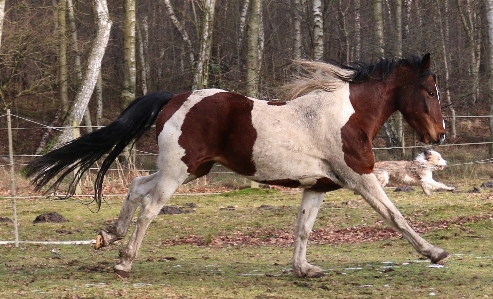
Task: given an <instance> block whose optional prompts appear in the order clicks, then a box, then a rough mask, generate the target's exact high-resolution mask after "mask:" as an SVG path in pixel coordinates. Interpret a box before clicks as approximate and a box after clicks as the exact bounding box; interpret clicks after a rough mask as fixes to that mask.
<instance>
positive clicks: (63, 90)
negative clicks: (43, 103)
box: [57, 0, 69, 117]
mask: <svg viewBox="0 0 493 299" xmlns="http://www.w3.org/2000/svg"><path fill="white" fill-rule="evenodd" d="M66 10H67V1H66V0H58V10H57V11H58V42H59V45H58V51H59V52H58V67H59V74H58V76H59V82H60V100H61V102H62V114H63V116H64V117H65V116H66V114H67V113H68V110H69V101H68V71H67V38H66V34H67V33H66V31H67V25H66V21H65V14H66Z"/></svg>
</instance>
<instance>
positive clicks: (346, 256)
mask: <svg viewBox="0 0 493 299" xmlns="http://www.w3.org/2000/svg"><path fill="white" fill-rule="evenodd" d="M480 182H481V181H476V182H470V183H467V184H465V185H459V188H460V190H461V192H458V193H450V192H436V193H434V195H433V196H431V197H426V196H424V195H423V194H422V192H421V190H420V189H419V190H418V188H416V191H414V192H410V193H402V192H399V193H394V192H392V191H393V189H387V193H388V194H389V196H390V197H391V199H392V200H393V201H394V203H395V204H396V206H397V207H398V208H399V209H400V211H401V212H402V213H403V214H404V215H405V216H406V217H407V218H408V219H409V220H410V221H411V223H412V224H413V226H414V227H415V228H416V229H417V230H418V231H420V232H422V235H423V236H424V237H425V238H426V239H427V240H428V241H430V242H432V243H433V244H436V245H438V246H441V247H443V248H445V249H447V250H448V251H449V252H451V253H452V254H453V255H452V257H451V258H450V259H449V260H448V261H447V263H446V264H445V266H444V267H433V265H430V263H429V261H428V260H425V259H423V258H421V257H420V256H419V254H417V253H416V252H415V251H414V250H413V249H412V247H411V246H410V245H409V244H408V243H407V241H405V240H403V239H401V238H399V236H398V235H395V234H393V233H391V232H390V231H389V230H388V228H387V226H386V225H385V224H383V223H382V221H381V220H380V218H379V217H378V216H377V215H376V213H375V212H374V211H373V210H371V208H370V207H369V206H368V205H367V204H366V203H365V202H364V201H363V199H362V198H361V197H360V196H358V195H354V194H353V193H352V192H350V191H347V190H341V191H335V192H332V193H328V195H327V196H326V199H325V203H324V205H323V207H322V209H321V211H320V213H319V217H318V219H317V222H316V223H315V227H314V232H313V238H312V239H311V241H310V243H309V247H308V259H309V261H310V262H311V263H313V264H315V265H318V266H321V267H322V268H323V269H324V271H325V273H326V276H325V277H323V278H320V279H299V278H294V277H293V276H292V273H291V262H290V258H291V254H292V244H291V240H292V239H290V238H291V235H292V228H293V225H294V221H295V218H296V213H297V206H298V205H299V201H300V193H299V192H293V193H283V192H279V191H275V190H262V189H260V190H259V191H251V190H246V191H240V192H232V193H226V194H221V195H207V196H175V197H173V199H172V200H171V202H170V205H173V206H179V207H185V208H186V207H193V208H189V209H192V210H193V211H192V212H191V213H183V214H173V215H159V216H158V218H157V219H156V220H155V221H154V222H153V223H152V224H151V226H150V228H149V230H148V231H147V235H146V238H145V239H144V243H143V246H142V248H141V250H140V253H139V256H138V257H137V259H136V260H135V262H134V266H133V269H132V273H131V277H130V278H129V279H128V280H123V281H122V280H118V279H116V278H115V276H114V274H113V270H112V267H113V265H114V264H115V262H116V261H117V258H118V251H119V249H121V248H122V247H123V245H124V244H125V243H126V241H127V240H128V237H127V238H126V239H124V240H122V241H119V242H117V243H115V244H113V245H112V246H110V247H107V248H103V249H101V250H99V251H95V250H94V249H93V248H92V245H32V244H21V246H20V248H16V247H15V246H14V245H12V244H9V245H0V256H1V257H2V259H1V261H2V262H1V263H0V279H1V280H0V285H1V287H0V298H114V297H122V298H256V299H268V298H269V299H270V298H271V299H274V298H279V299H281V298H492V297H493V261H492V260H493V231H492V229H491V228H492V219H493V209H492V208H493V192H491V190H490V189H481V193H467V192H466V191H468V190H470V189H472V187H473V186H477V187H479V185H480ZM121 202H122V198H108V199H107V200H106V203H104V204H103V206H102V208H101V211H100V212H99V213H93V212H91V211H90V210H89V209H88V206H86V205H85V204H86V203H88V199H87V198H73V199H68V200H52V199H45V198H43V199H39V198H38V199H18V200H17V213H18V218H19V231H20V239H21V240H29V241H64V240H90V239H94V238H95V236H96V231H97V230H98V229H99V228H102V227H105V226H106V225H107V224H109V223H111V222H112V221H113V220H114V219H115V218H116V217H117V215H118V212H119V209H120V207H121ZM192 204H193V205H192ZM45 212H58V213H60V214H61V215H63V216H64V217H65V218H66V219H67V220H68V222H63V223H38V224H33V223H32V222H33V220H34V219H35V217H36V216H37V215H39V214H41V213H45ZM0 217H8V218H12V204H11V200H10V199H7V198H4V199H0ZM132 228H133V227H131V229H132ZM13 238H14V233H13V224H12V223H10V222H2V223H0V240H13ZM52 249H55V250H57V251H59V254H56V255H55V254H53V253H52Z"/></svg>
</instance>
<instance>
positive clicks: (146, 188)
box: [94, 173, 158, 249]
mask: <svg viewBox="0 0 493 299" xmlns="http://www.w3.org/2000/svg"><path fill="white" fill-rule="evenodd" d="M157 176H158V175H157V173H154V174H151V175H148V176H143V177H137V178H135V179H133V180H132V183H131V184H130V188H129V189H128V193H127V197H126V198H125V201H124V203H123V206H122V208H121V210H120V214H119V215H118V219H117V220H116V221H115V223H113V224H112V225H110V226H108V227H106V228H105V229H102V230H100V231H99V233H98V236H97V239H96V245H95V246H94V247H95V248H96V249H99V248H101V247H104V246H108V245H110V244H111V243H113V242H115V241H117V240H120V239H123V238H124V237H125V235H126V234H127V231H128V228H129V226H130V223H131V222H132V218H133V216H134V214H135V210H136V209H137V207H138V206H139V203H140V202H141V200H142V198H144V197H145V196H147V195H148V194H149V193H150V192H151V190H152V188H153V187H154V186H155V185H156V184H157V181H156V180H157Z"/></svg>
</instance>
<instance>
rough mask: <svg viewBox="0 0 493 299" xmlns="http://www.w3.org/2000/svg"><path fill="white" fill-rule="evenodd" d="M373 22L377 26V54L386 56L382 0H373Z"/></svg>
mask: <svg viewBox="0 0 493 299" xmlns="http://www.w3.org/2000/svg"><path fill="white" fill-rule="evenodd" d="M373 22H374V24H375V25H374V26H375V29H374V30H375V56H382V57H383V56H384V54H385V51H384V40H383V12H382V0H373Z"/></svg>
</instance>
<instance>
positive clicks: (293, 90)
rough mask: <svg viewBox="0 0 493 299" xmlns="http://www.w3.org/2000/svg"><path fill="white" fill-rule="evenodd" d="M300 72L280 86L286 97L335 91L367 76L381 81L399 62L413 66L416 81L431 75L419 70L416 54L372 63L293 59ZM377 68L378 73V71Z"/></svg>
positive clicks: (382, 59)
mask: <svg viewBox="0 0 493 299" xmlns="http://www.w3.org/2000/svg"><path fill="white" fill-rule="evenodd" d="M293 64H294V65H296V66H297V67H298V70H299V73H300V75H299V76H298V77H297V78H295V80H293V81H292V82H290V83H287V84H285V85H284V86H283V89H284V91H285V92H286V94H287V95H288V98H289V99H294V98H297V97H299V96H302V95H304V94H307V93H310V92H312V91H315V90H325V91H334V90H337V89H339V88H341V87H342V85H343V84H344V83H346V82H347V83H362V82H366V81H368V80H369V79H373V80H376V81H382V80H383V79H385V78H386V77H387V76H388V75H390V74H391V73H392V71H393V70H394V69H395V68H396V67H398V66H402V65H407V66H409V67H410V68H411V69H413V70H414V71H415V72H416V73H417V75H418V78H417V79H418V80H422V79H424V78H427V77H428V76H429V75H431V74H432V73H431V70H429V69H428V70H426V71H425V72H420V68H421V58H420V57H418V56H415V55H410V56H407V57H406V58H399V59H389V58H381V59H380V60H379V61H378V62H375V63H371V64H368V63H364V62H360V61H358V62H352V63H350V64H349V65H344V64H342V63H339V62H337V61H335V60H330V61H327V62H321V61H309V60H295V61H294V62H293ZM377 71H378V72H377Z"/></svg>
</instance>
